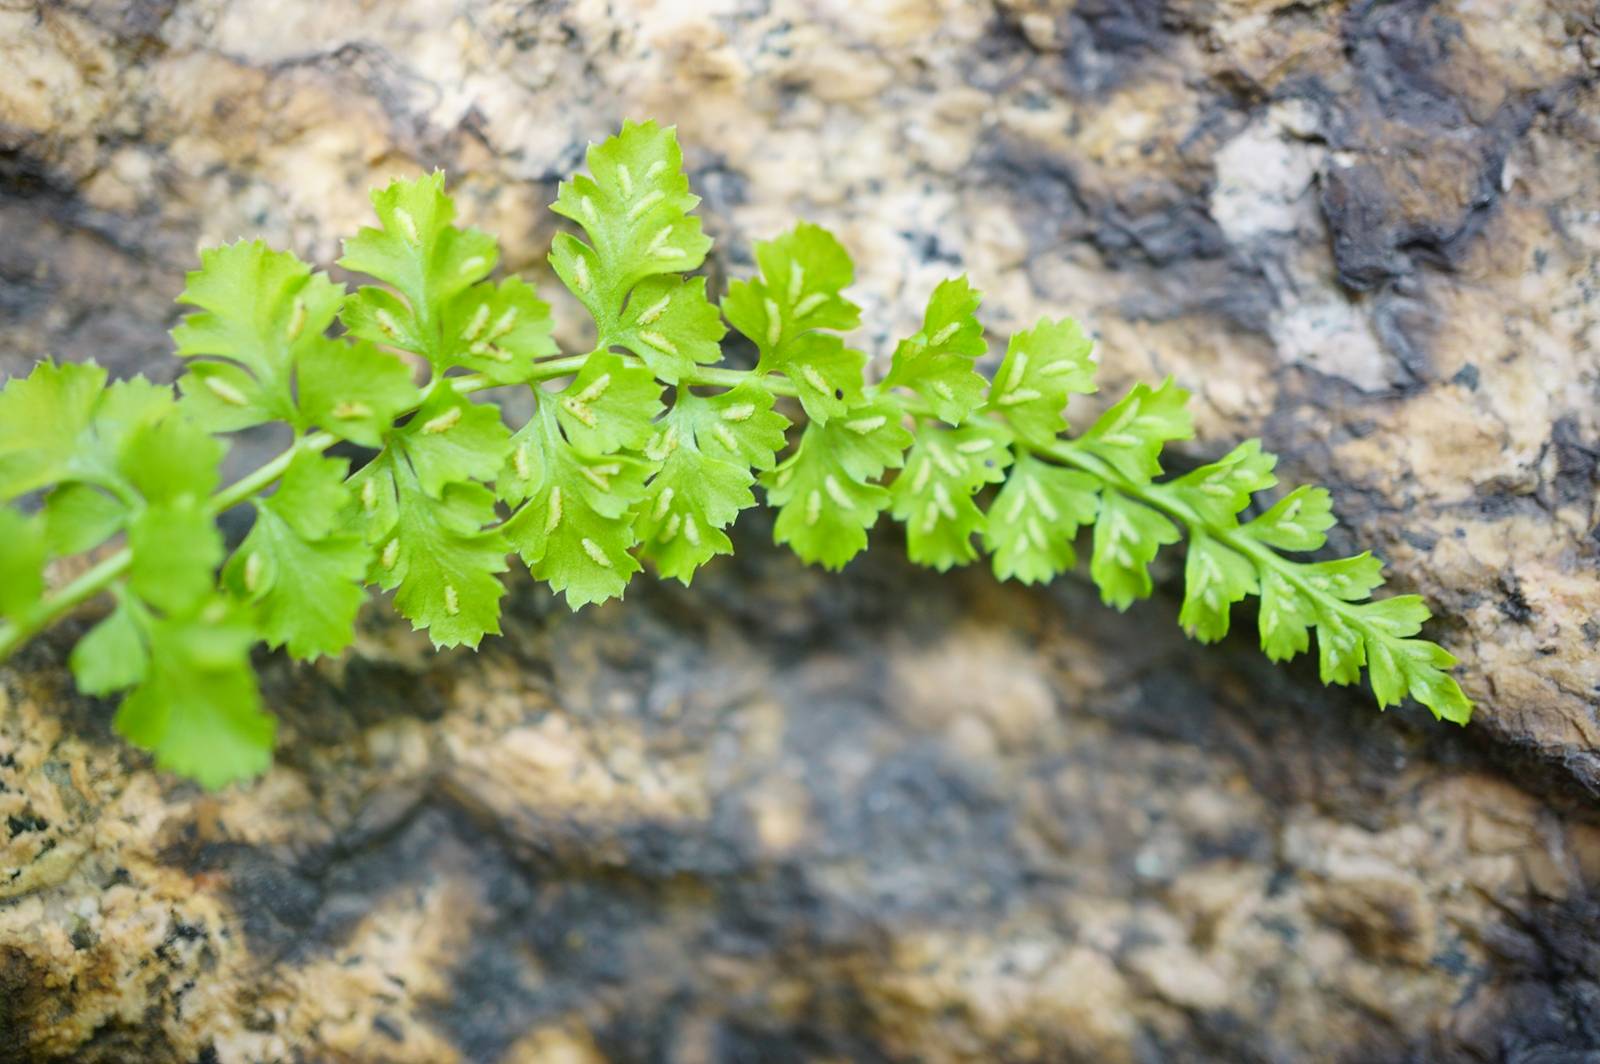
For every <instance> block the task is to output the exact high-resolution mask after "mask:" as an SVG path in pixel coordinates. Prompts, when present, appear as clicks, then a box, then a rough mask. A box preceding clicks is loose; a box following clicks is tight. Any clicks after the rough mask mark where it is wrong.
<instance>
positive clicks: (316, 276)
mask: <svg viewBox="0 0 1600 1064" xmlns="http://www.w3.org/2000/svg"><path fill="white" fill-rule="evenodd" d="M178 302H180V303H186V304H188V305H190V306H194V307H198V308H200V309H199V310H198V311H196V312H195V313H192V314H190V315H189V316H188V317H186V318H184V319H183V321H182V322H180V323H179V325H178V327H177V328H175V329H173V330H172V340H173V343H174V344H175V345H176V347H177V354H178V355H179V356H181V357H185V358H193V359H195V361H192V362H191V363H190V364H189V372H188V374H187V375H186V376H185V377H184V379H183V383H182V387H183V393H184V400H185V402H187V403H188V404H189V406H190V408H191V413H192V414H193V416H194V417H195V418H196V419H197V420H198V421H200V422H201V423H202V424H203V425H205V426H206V427H207V428H208V429H212V430H214V431H219V432H221V431H231V430H233V429H242V428H248V427H249V426H251V425H260V424H263V423H265V422H268V421H286V422H288V423H289V424H291V425H293V426H295V427H296V428H304V427H305V424H304V421H303V419H302V417H301V415H300V412H299V410H298V409H297V408H296V406H295V398H294V374H295V367H296V365H297V364H298V363H300V362H301V361H302V360H306V359H308V358H311V357H314V356H315V353H316V352H317V351H318V350H319V349H320V348H322V347H325V346H327V345H328V344H329V343H330V342H329V341H328V340H326V339H325V338H324V336H323V333H324V332H326V331H327V328H328V326H329V325H331V324H332V323H333V319H334V316H335V315H337V314H338V313H339V306H340V304H341V303H343V302H344V286H343V285H338V284H335V283H333V282H332V281H330V280H328V277H327V275H326V274H321V273H312V272H311V267H310V266H307V265H306V264H305V263H303V262H301V261H300V260H299V259H298V258H296V257H295V256H294V255H293V254H291V253H290V252H287V251H273V250H271V249H270V248H268V247H267V246H266V245H265V244H263V243H262V242H261V241H259V240H252V241H250V242H248V243H247V242H245V241H240V242H239V243H237V244H229V245H226V246H224V247H220V248H212V249H210V250H209V251H204V252H202V253H201V255H200V268H199V269H198V270H195V271H193V272H191V273H190V274H189V278H188V284H187V285H186V286H185V287H184V290H183V293H182V294H181V295H179V296H178Z"/></svg>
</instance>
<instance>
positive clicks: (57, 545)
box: [44, 481, 127, 557]
mask: <svg viewBox="0 0 1600 1064" xmlns="http://www.w3.org/2000/svg"><path fill="white" fill-rule="evenodd" d="M126 518H127V510H126V507H125V506H124V505H123V503H122V501H121V500H120V499H118V498H117V497H116V496H114V495H111V494H109V493H107V492H106V491H104V490H103V489H101V488H98V487H96V486H94V485H93V484H85V483H83V482H81V481H69V482H68V483H65V484H58V485H57V486H56V487H55V488H53V489H51V491H50V494H48V495H46V496H45V499H44V527H45V539H46V540H47V542H48V543H49V546H50V553H52V554H56V555H60V556H63V557H65V556H66V555H69V554H81V553H83V552H84V551H86V550H92V549H93V548H95V547H98V546H99V545H100V544H102V543H104V542H105V541H106V540H108V539H110V538H111V537H112V536H114V535H116V533H117V532H118V531H119V530H120V529H121V528H122V526H123V523H124V521H125V520H126Z"/></svg>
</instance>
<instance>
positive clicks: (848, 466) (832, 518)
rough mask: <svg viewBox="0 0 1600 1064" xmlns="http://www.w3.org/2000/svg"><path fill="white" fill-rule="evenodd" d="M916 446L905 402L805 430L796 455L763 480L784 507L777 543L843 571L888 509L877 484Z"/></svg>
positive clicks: (885, 494)
mask: <svg viewBox="0 0 1600 1064" xmlns="http://www.w3.org/2000/svg"><path fill="white" fill-rule="evenodd" d="M910 443H911V434H910V433H909V432H907V431H906V430H905V428H904V427H903V426H902V425H901V424H900V408H899V406H898V404H895V403H892V402H887V401H881V400H880V401H878V402H875V403H872V404H868V405H865V406H860V407H857V408H856V409H854V410H851V411H849V412H848V413H846V414H845V415H844V416H842V417H837V418H834V419H833V420H832V421H829V422H828V423H827V424H826V425H823V424H819V423H818V422H815V421H813V422H812V423H811V424H810V425H808V426H806V431H805V434H804V435H803V436H801V438H800V446H799V447H797V448H796V449H795V452H794V454H793V455H791V456H790V457H789V458H788V459H787V460H786V461H784V462H783V463H782V464H780V465H779V466H778V467H777V468H776V469H774V470H773V471H772V472H770V473H768V474H766V475H765V476H763V477H762V479H761V482H762V484H764V485H765V486H766V488H767V501H768V502H769V503H771V504H773V505H775V506H777V507H778V521H777V525H776V536H777V541H778V542H779V543H787V544H789V546H790V547H791V548H792V549H793V550H794V552H795V553H796V554H798V555H799V556H800V557H801V558H802V559H804V560H805V561H808V562H816V563H820V564H822V565H823V566H824V567H826V568H829V569H842V568H844V564H845V563H846V562H848V561H849V560H850V559H851V558H853V557H855V556H856V555H857V554H858V553H860V552H861V551H862V550H863V549H864V548H865V547H866V545H867V529H869V528H871V527H872V526H873V525H874V524H876V523H877V521H878V514H879V513H880V512H881V511H882V510H883V509H884V508H885V507H886V506H888V505H889V492H888V491H887V490H886V489H884V488H882V487H880V486H878V485H877V484H875V483H873V481H874V480H876V479H877V478H878V476H879V475H880V474H882V473H883V471H884V470H885V469H898V468H899V467H900V466H901V465H902V464H903V463H904V453H905V449H906V447H907V446H908V445H910Z"/></svg>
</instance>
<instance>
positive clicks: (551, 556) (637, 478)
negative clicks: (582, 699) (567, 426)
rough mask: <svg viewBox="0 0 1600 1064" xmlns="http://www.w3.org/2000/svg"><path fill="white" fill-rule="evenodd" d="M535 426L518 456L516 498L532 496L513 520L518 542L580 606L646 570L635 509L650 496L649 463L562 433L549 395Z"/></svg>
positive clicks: (540, 571) (512, 536)
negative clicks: (592, 449)
mask: <svg viewBox="0 0 1600 1064" xmlns="http://www.w3.org/2000/svg"><path fill="white" fill-rule="evenodd" d="M529 428H530V429H533V431H532V432H529V433H527V435H526V436H525V437H519V439H518V441H517V443H516V448H517V449H516V451H515V452H514V457H513V463H514V464H515V463H517V462H521V463H522V465H520V466H518V467H517V469H516V473H517V476H518V478H519V482H518V484H517V487H516V490H515V492H514V494H513V496H512V497H513V498H516V497H526V498H527V500H528V501H527V502H526V503H525V504H523V506H522V507H521V508H520V509H519V510H518V511H517V513H516V515H515V516H514V517H513V518H512V519H511V520H510V521H509V522H507V524H506V535H507V537H508V538H509V540H510V543H511V546H512V547H513V548H514V549H515V550H516V552H517V553H518V554H519V555H521V556H522V560H523V561H524V562H526V563H527V564H528V568H529V569H530V570H532V572H533V575H534V576H535V577H537V578H538V579H540V580H543V581H544V582H546V583H548V584H549V585H550V587H551V590H553V591H558V592H562V593H564V594H565V595H566V597H567V605H568V606H570V607H572V608H573V609H577V608H578V607H580V606H585V605H587V604H589V603H591V602H604V601H605V600H606V599H609V598H616V597H619V596H620V595H621V594H622V591H623V588H625V587H627V585H628V580H629V578H630V577H632V576H633V574H634V573H636V572H638V571H639V562H638V561H637V560H636V559H635V558H634V556H633V555H632V554H631V553H630V551H631V550H632V548H633V545H634V543H635V542H636V539H635V536H634V531H633V523H632V522H631V521H630V520H629V518H628V515H629V513H630V511H631V510H632V509H633V507H634V506H635V505H636V504H637V503H638V502H639V501H640V500H641V499H642V498H643V497H644V479H645V477H646V476H648V475H649V472H650V466H649V465H648V464H647V463H646V462H644V461H641V460H640V459H638V458H633V457H628V456H625V455H598V456H597V455H590V454H585V453H584V452H583V451H581V450H579V449H578V448H577V447H576V446H574V445H573V444H572V443H571V442H569V441H568V440H567V439H566V438H565V437H564V436H563V435H562V433H561V427H560V425H559V424H558V423H557V420H556V416H555V414H554V413H552V406H551V404H550V403H549V401H548V400H541V402H540V404H539V412H538V414H537V415H535V418H534V421H533V423H532V424H530V426H529ZM524 474H525V475H524Z"/></svg>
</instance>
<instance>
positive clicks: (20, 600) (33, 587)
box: [0, 507, 49, 617]
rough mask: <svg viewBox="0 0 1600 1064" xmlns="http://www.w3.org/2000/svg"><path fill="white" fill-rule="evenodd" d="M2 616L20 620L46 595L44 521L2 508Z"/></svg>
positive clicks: (0, 578)
mask: <svg viewBox="0 0 1600 1064" xmlns="http://www.w3.org/2000/svg"><path fill="white" fill-rule="evenodd" d="M0 544H4V545H5V549H4V550H0V617H21V616H22V615H23V614H24V613H26V612H27V611H28V610H30V609H32V608H33V605H34V603H36V602H38V601H39V598H40V596H41V595H43V594H44V563H45V559H46V558H47V557H48V555H49V547H48V544H47V543H46V539H45V529H44V522H42V521H41V520H39V519H38V518H37V517H35V518H27V517H24V516H23V515H22V514H20V513H18V512H17V511H16V510H13V509H11V508H9V507H0Z"/></svg>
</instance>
